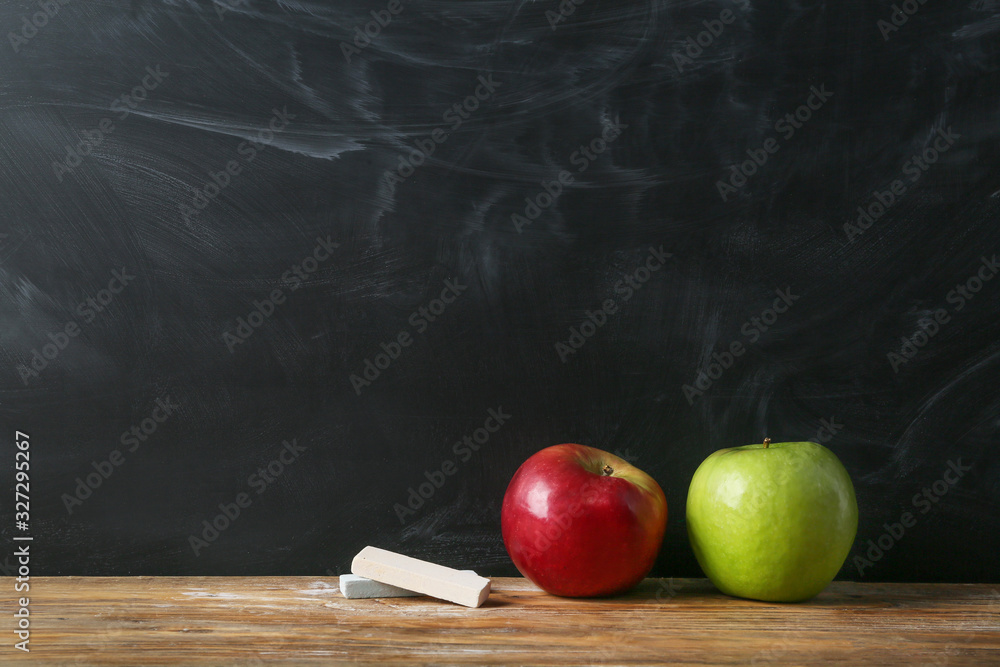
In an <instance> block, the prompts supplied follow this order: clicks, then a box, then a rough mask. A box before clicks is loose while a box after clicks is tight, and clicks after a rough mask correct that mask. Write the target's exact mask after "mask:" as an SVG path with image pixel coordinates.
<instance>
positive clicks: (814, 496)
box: [687, 440, 858, 602]
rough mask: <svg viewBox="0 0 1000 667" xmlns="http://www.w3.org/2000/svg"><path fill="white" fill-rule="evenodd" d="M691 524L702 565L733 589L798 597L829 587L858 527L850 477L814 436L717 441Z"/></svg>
mask: <svg viewBox="0 0 1000 667" xmlns="http://www.w3.org/2000/svg"><path fill="white" fill-rule="evenodd" d="M687 526H688V536H689V537H690V539H691V546H692V547H693V549H694V553H695V557H697V559H698V563H699V564H700V565H701V568H702V570H704V571H705V574H706V575H707V576H708V578H709V579H710V580H711V581H712V583H713V584H715V586H716V587H718V589H719V590H720V591H722V592H723V593H726V594H727V595H734V596H736V597H743V598H750V599H754V600H766V601H769V602H797V601H800V600H807V599H809V598H811V597H813V596H815V595H817V594H818V593H819V592H820V591H822V590H823V589H824V588H826V586H827V584H829V583H830V582H831V581H832V580H833V578H834V577H835V576H836V574H837V572H839V571H840V568H841V566H842V565H843V564H844V560H845V559H846V558H847V554H848V552H849V551H850V550H851V545H852V544H853V543H854V537H855V535H856V533H857V530H858V505H857V501H856V499H855V497H854V485H853V484H852V483H851V478H850V476H848V474H847V470H845V469H844V466H843V465H842V464H841V463H840V460H839V459H837V457H836V455H835V454H834V453H833V452H831V451H830V450H829V449H827V448H826V447H824V446H823V445H819V444H817V443H815V442H779V443H774V444H771V442H770V440H765V441H764V443H763V444H759V445H746V446H743V447H732V448H729V449H720V450H719V451H717V452H715V453H713V454H711V455H710V456H709V457H708V458H707V459H705V460H704V461H703V462H702V464H701V465H700V466H699V467H698V470H697V471H695V474H694V477H693V478H692V479H691V486H690V488H689V489H688V498H687Z"/></svg>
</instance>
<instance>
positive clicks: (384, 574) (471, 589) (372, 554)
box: [351, 547, 490, 607]
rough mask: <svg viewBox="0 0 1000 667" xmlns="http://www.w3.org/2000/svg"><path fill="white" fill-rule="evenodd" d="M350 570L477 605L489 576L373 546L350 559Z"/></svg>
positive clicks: (487, 591) (483, 599) (486, 589)
mask: <svg viewBox="0 0 1000 667" xmlns="http://www.w3.org/2000/svg"><path fill="white" fill-rule="evenodd" d="M351 572H353V573H354V574H357V575H360V576H362V577H367V578H368V579H374V580H375V581H379V582H382V583H383V584H389V585H390V586H397V587H399V588H403V589H405V590H410V591H416V592H418V593H421V594H423V595H430V596H432V597H436V598H440V599H442V600H448V601H449V602H455V603H457V604H462V605H465V606H466V607H478V606H480V605H481V604H483V603H484V602H486V598H488V597H489V595H490V580H489V579H487V578H486V577H480V576H479V575H477V574H475V573H473V572H463V571H461V570H454V569H452V568H450V567H445V566H444V565H438V564H436V563H428V562H427V561H424V560H418V559H416V558H410V557H409V556H404V555H402V554H397V553H393V552H391V551H386V550H385V549H379V548H377V547H365V548H364V549H362V550H361V552H360V553H359V554H358V555H357V556H355V557H354V561H353V562H352V563H351Z"/></svg>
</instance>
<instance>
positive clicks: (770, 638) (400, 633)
mask: <svg viewBox="0 0 1000 667" xmlns="http://www.w3.org/2000/svg"><path fill="white" fill-rule="evenodd" d="M13 583H14V582H13V580H12V579H7V580H6V581H5V583H4V586H5V587H6V589H7V590H8V591H13V590H14V586H13ZM5 607H6V609H5V611H4V613H3V614H2V616H3V619H4V621H3V623H0V627H2V630H3V637H4V638H5V639H4V644H5V646H3V648H2V649H0V651H2V652H0V664H13V663H15V662H21V661H23V662H32V663H38V664H49V665H74V664H80V665H139V664H142V665H174V664H186V665H195V664H198V665H264V664H271V663H275V662H281V661H289V662H294V663H296V664H304V663H316V664H328V663H331V662H335V661H344V662H350V663H353V664H358V663H361V664H364V663H373V664H374V663H378V664H380V665H388V664H397V665H416V664H423V663H430V664H442V663H459V664H501V663H506V664H518V665H536V664H537V665H564V664H566V665H569V664H572V665H587V664H667V663H670V664H696V665H698V664H711V665H719V664H756V665H767V664H785V663H791V664H830V663H834V664H849V665H873V664H877V665H887V664H899V665H908V666H909V665H989V664H995V665H1000V586H996V585H967V584H961V585H954V584H918V585H914V584H868V583H863V584H862V583H850V582H836V583H834V584H831V586H830V587H829V588H828V589H827V590H826V591H825V592H824V593H822V594H821V595H820V596H819V597H817V598H815V599H814V600H811V601H809V602H806V603H799V604H771V603H764V602H751V601H748V600H738V599H734V598H729V597H726V596H724V595H722V594H720V593H718V592H717V591H715V590H714V589H713V588H712V586H711V585H710V584H709V583H708V582H707V581H705V580H701V579H673V580H667V579H647V580H646V581H644V582H643V583H642V584H640V585H639V587H637V588H636V589H634V590H633V591H631V592H630V593H628V594H627V595H624V596H621V597H616V598H610V599H604V600H570V599H564V598H557V597H553V596H551V595H548V594H546V593H544V592H542V591H540V590H539V589H537V588H536V587H535V586H533V585H532V584H530V583H528V582H527V581H526V580H524V579H515V578H510V579H507V578H496V579H494V580H493V593H492V595H491V596H490V599H489V600H488V601H487V602H486V604H485V605H484V606H482V607H480V608H479V609H468V608H465V607H460V606H458V605H453V604H449V603H446V602H439V601H435V600H432V599H430V598H385V599H379V600H346V599H344V597H343V596H342V595H341V594H340V591H339V589H338V588H337V579H336V578H332V577H95V578H89V577H37V578H36V577H32V579H31V591H30V607H29V608H30V611H31V642H30V647H31V652H30V654H25V653H23V652H21V651H18V650H15V649H14V648H13V643H14V641H16V639H13V638H14V634H13V632H12V630H13V623H12V618H13V616H12V613H11V612H12V611H13V608H12V606H10V605H5Z"/></svg>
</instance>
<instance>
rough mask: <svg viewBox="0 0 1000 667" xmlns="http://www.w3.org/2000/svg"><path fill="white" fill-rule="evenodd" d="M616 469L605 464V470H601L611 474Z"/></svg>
mask: <svg viewBox="0 0 1000 667" xmlns="http://www.w3.org/2000/svg"><path fill="white" fill-rule="evenodd" d="M614 471H615V469H614V468H612V467H611V466H604V468H603V470H601V472H603V473H604V474H605V475H610V474H611V473H613V472H614Z"/></svg>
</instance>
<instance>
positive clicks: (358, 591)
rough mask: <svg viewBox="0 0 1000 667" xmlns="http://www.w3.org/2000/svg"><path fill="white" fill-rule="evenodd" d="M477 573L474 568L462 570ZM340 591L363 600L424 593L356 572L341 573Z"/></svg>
mask: <svg viewBox="0 0 1000 667" xmlns="http://www.w3.org/2000/svg"><path fill="white" fill-rule="evenodd" d="M462 572H469V573H470V574H475V572H473V571H472V570H462ZM340 592H341V593H343V594H344V597H345V598H347V599H349V600H361V599H366V598H411V597H417V596H418V595H423V593H418V592H416V591H410V590H407V589H405V588H400V587H399V586H390V585H389V584H383V583H382V582H381V581H375V580H374V579H369V578H368V577H360V576H358V575H356V574H342V575H340Z"/></svg>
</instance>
